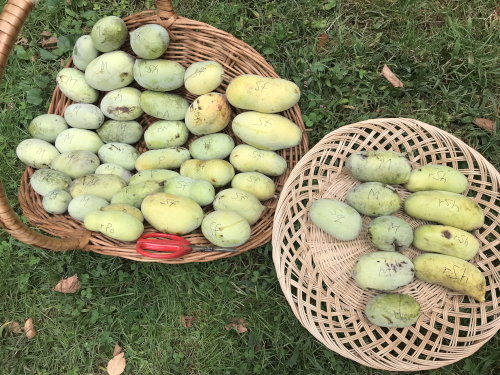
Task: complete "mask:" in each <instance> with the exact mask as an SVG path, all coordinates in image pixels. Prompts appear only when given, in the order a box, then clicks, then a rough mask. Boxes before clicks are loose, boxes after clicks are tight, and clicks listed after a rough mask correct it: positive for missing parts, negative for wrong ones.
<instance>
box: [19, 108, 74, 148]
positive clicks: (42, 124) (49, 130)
mask: <svg viewBox="0 0 500 375" xmlns="http://www.w3.org/2000/svg"><path fill="white" fill-rule="evenodd" d="M66 129H68V124H67V123H66V121H65V120H64V118H63V117H61V116H59V115H51V114H44V115H40V116H37V117H35V118H34V119H33V120H31V122H30V124H29V126H28V132H29V133H30V134H31V136H32V137H33V138H38V139H41V140H43V141H46V142H49V143H54V142H55V141H56V138H57V136H58V135H59V134H60V133H61V132H63V131H64V130H66Z"/></svg>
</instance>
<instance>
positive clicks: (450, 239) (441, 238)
mask: <svg viewBox="0 0 500 375" xmlns="http://www.w3.org/2000/svg"><path fill="white" fill-rule="evenodd" d="M413 246H415V247H416V248H417V249H419V250H422V251H428V252H431V253H440V254H444V255H450V256H454V257H457V258H460V259H464V260H470V259H472V258H474V256H475V255H476V254H477V252H478V251H479V246H480V245H479V241H478V240H477V238H476V237H474V235H472V234H470V233H469V232H466V231H464V230H462V229H458V228H455V227H451V226H449V225H421V226H420V227H418V228H417V229H415V234H414V238H413Z"/></svg>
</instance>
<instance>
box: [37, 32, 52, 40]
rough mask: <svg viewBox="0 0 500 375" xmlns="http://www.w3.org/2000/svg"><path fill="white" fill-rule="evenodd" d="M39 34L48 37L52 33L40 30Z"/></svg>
mask: <svg viewBox="0 0 500 375" xmlns="http://www.w3.org/2000/svg"><path fill="white" fill-rule="evenodd" d="M40 35H41V36H43V37H47V38H48V37H49V36H51V35H52V33H51V32H50V31H42V32H41V33H40Z"/></svg>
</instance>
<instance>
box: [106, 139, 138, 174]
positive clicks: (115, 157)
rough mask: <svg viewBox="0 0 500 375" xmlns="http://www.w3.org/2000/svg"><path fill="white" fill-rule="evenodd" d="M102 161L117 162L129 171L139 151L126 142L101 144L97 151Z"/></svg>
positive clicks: (133, 166)
mask: <svg viewBox="0 0 500 375" xmlns="http://www.w3.org/2000/svg"><path fill="white" fill-rule="evenodd" d="M97 155H99V159H101V161H102V162H103V163H112V164H118V165H120V166H122V167H123V168H125V169H127V170H129V171H131V170H133V169H134V168H135V162H136V160H137V159H138V158H139V155H140V152H139V151H138V150H137V149H136V148H135V147H133V146H131V145H129V144H126V143H119V142H110V143H107V144H105V145H104V146H102V147H101V148H100V149H99V151H98V152H97Z"/></svg>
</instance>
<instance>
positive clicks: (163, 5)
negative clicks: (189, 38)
mask: <svg viewBox="0 0 500 375" xmlns="http://www.w3.org/2000/svg"><path fill="white" fill-rule="evenodd" d="M155 4H156V9H157V11H158V12H157V14H158V16H159V17H160V18H165V19H166V20H167V21H164V22H162V26H163V27H164V28H165V29H168V28H169V27H170V26H171V25H172V24H173V23H174V22H175V20H176V19H177V18H179V15H178V14H177V13H175V11H174V6H173V5H172V1H171V0H155Z"/></svg>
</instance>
